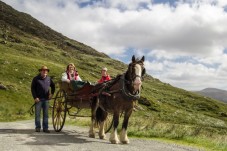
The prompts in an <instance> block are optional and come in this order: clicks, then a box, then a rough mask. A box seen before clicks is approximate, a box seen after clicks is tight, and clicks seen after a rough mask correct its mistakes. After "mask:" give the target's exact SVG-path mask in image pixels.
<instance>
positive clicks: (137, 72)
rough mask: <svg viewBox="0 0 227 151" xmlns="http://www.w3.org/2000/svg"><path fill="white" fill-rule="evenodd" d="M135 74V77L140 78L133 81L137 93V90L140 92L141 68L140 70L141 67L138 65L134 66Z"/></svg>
mask: <svg viewBox="0 0 227 151" xmlns="http://www.w3.org/2000/svg"><path fill="white" fill-rule="evenodd" d="M135 74H136V75H137V76H140V77H136V78H135V80H134V89H135V90H136V91H138V90H140V88H141V85H142V81H141V76H142V68H141V65H139V64H136V65H135Z"/></svg>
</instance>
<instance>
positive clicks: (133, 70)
mask: <svg viewBox="0 0 227 151" xmlns="http://www.w3.org/2000/svg"><path fill="white" fill-rule="evenodd" d="M144 60H145V57H144V56H143V57H142V58H141V59H136V58H135V56H134V55H133V56H132V62H131V63H130V64H129V66H128V71H127V80H128V81H130V84H131V86H132V87H133V92H134V93H135V92H137V91H139V92H140V89H141V85H142V79H143V76H144V74H145V72H146V70H145V68H144Z"/></svg>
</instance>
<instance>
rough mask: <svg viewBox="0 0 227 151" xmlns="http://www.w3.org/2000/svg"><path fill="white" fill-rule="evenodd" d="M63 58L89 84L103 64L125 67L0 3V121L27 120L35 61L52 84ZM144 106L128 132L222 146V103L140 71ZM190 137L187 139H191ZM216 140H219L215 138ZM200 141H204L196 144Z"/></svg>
mask: <svg viewBox="0 0 227 151" xmlns="http://www.w3.org/2000/svg"><path fill="white" fill-rule="evenodd" d="M69 62H73V63H75V64H76V66H77V69H78V71H79V73H80V76H81V78H82V79H83V80H85V81H86V80H88V81H91V82H95V81H97V80H98V78H99V77H100V69H101V67H103V66H106V67H107V68H108V69H109V73H110V75H111V76H112V77H114V76H116V75H117V74H119V73H123V72H124V71H126V69H127V65H125V64H124V63H122V62H119V61H117V60H114V59H111V58H110V57H108V56H107V55H105V54H103V53H100V52H98V51H96V50H94V49H93V48H91V47H89V46H87V45H85V44H83V43H80V42H78V41H75V40H72V39H69V38H67V37H65V36H63V35H62V34H60V33H58V32H56V31H54V30H52V29H51V28H49V27H47V26H45V25H44V24H42V23H41V22H39V21H38V20H36V19H34V18H32V17H31V16H30V15H28V14H25V13H21V12H18V11H16V10H14V9H13V8H12V7H10V6H8V5H6V4H5V3H3V2H1V1H0V84H1V85H3V86H5V87H6V90H1V89H0V121H12V120H22V119H29V118H31V117H30V116H29V114H28V112H27V111H28V109H29V107H30V106H31V105H32V104H33V99H32V97H31V92H30V85H31V80H32V78H33V77H34V76H35V75H36V74H37V73H38V71H37V69H38V68H39V67H40V66H41V65H47V66H48V67H49V68H50V69H51V71H50V75H51V76H52V77H53V79H54V81H55V82H57V81H58V80H59V78H60V76H61V73H63V72H64V70H65V67H66V65H67V64H68V63H69ZM139 103H141V104H140V106H142V107H143V109H144V110H142V111H138V112H134V113H133V115H132V117H131V119H130V125H129V134H130V135H133V136H143V137H161V138H163V137H164V138H171V139H183V140H186V141H187V142H189V143H195V144H198V145H199V144H200V142H201V141H198V140H197V138H200V137H202V138H206V137H209V138H211V139H212V138H214V137H215V138H216V140H217V141H216V142H214V143H212V142H210V140H208V141H207V143H205V144H206V145H207V147H208V148H209V147H210V148H215V149H226V148H227V144H226V142H227V141H222V140H223V139H225V140H227V137H226V134H227V104H224V103H222V102H220V101H216V100H213V99H210V98H206V97H203V96H201V95H198V94H195V93H192V92H188V91H185V90H183V89H179V88H176V87H173V86H171V85H170V84H166V83H163V82H161V81H160V80H158V79H155V78H153V77H151V76H149V75H146V77H145V80H144V83H143V90H142V98H141V100H139ZM191 137H193V139H191ZM218 138H222V139H218ZM201 144H203V145H204V142H201Z"/></svg>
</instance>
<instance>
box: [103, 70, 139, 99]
mask: <svg viewBox="0 0 227 151" xmlns="http://www.w3.org/2000/svg"><path fill="white" fill-rule="evenodd" d="M118 81H119V82H120V89H118V90H112V91H110V90H109V89H110V88H111V87H112V86H113V85H114V84H115V83H117V82H118ZM126 83H127V84H130V83H131V82H130V81H128V80H126V79H125V73H124V74H123V75H119V76H117V77H116V78H115V79H113V80H111V81H108V82H106V83H103V87H102V88H101V90H100V91H99V95H105V96H111V94H114V93H121V94H123V96H124V98H125V99H127V100H138V99H139V98H140V92H139V91H137V93H136V94H132V93H131V92H130V91H129V90H128V89H127V88H126Z"/></svg>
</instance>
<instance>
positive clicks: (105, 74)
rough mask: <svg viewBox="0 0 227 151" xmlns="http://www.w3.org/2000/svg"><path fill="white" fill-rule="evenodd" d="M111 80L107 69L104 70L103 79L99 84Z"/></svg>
mask: <svg viewBox="0 0 227 151" xmlns="http://www.w3.org/2000/svg"><path fill="white" fill-rule="evenodd" d="M109 80H111V78H110V76H109V75H108V74H107V68H106V67H104V68H102V78H101V79H100V80H99V81H98V83H103V82H106V81H109Z"/></svg>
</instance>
